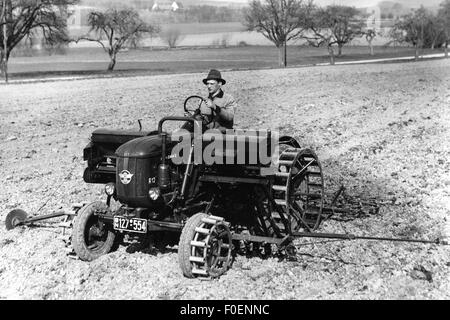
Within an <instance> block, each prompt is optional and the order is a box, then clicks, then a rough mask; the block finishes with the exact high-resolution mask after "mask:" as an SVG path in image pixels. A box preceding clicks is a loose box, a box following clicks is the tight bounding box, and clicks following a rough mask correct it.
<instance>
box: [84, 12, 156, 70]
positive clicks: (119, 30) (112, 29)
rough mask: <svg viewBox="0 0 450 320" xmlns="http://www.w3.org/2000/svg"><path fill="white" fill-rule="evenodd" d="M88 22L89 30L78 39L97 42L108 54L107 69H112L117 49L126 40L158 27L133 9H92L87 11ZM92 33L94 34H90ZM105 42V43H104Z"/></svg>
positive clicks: (153, 30)
mask: <svg viewBox="0 0 450 320" xmlns="http://www.w3.org/2000/svg"><path fill="white" fill-rule="evenodd" d="M88 24H89V26H90V30H89V32H88V34H87V35H85V36H82V37H79V38H78V39H77V40H76V42H78V41H80V40H87V41H94V42H98V43H99V44H100V45H101V46H102V48H103V49H104V50H105V52H107V53H108V54H109V57H110V62H109V65H108V71H112V70H114V66H115V65H116V58H117V54H118V53H119V51H120V50H121V49H122V48H123V47H124V45H125V44H126V43H127V41H130V40H131V39H133V38H139V37H140V36H141V35H142V34H143V33H150V34H154V33H157V32H158V31H159V27H157V26H154V25H151V24H148V23H145V22H143V21H142V20H141V18H140V17H139V14H138V13H137V12H136V11H135V10H134V9H120V10H119V9H115V8H112V9H108V10H106V11H105V12H101V11H93V12H91V13H89V16H88ZM92 33H94V35H91V34H92ZM105 42H106V43H105Z"/></svg>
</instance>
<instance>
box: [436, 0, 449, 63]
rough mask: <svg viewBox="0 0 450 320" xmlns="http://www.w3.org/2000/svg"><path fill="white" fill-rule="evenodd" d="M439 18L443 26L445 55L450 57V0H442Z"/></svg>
mask: <svg viewBox="0 0 450 320" xmlns="http://www.w3.org/2000/svg"><path fill="white" fill-rule="evenodd" d="M437 19H438V21H439V25H440V26H441V28H442V33H443V36H444V50H445V56H446V57H447V58H448V43H449V41H450V0H445V1H443V2H441V4H440V8H439V11H438V14H437Z"/></svg>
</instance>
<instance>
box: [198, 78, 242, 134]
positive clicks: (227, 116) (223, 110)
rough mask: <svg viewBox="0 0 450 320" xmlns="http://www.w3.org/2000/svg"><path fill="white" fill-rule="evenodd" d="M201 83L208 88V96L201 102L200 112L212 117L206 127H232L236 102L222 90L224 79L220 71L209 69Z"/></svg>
mask: <svg viewBox="0 0 450 320" xmlns="http://www.w3.org/2000/svg"><path fill="white" fill-rule="evenodd" d="M203 83H204V84H205V85H206V86H207V88H208V98H207V99H206V100H205V103H204V104H202V108H201V113H202V114H204V115H208V116H210V117H212V119H211V120H212V121H211V123H209V124H208V125H207V127H208V129H219V130H224V129H232V128H233V123H234V113H235V111H236V108H237V103H236V101H235V99H234V98H233V97H232V96H231V95H230V94H228V93H225V92H224V91H223V90H222V86H223V85H224V84H225V83H226V81H225V80H224V79H222V75H221V74H220V71H218V70H216V69H211V70H210V71H209V73H208V76H207V77H206V78H205V79H203Z"/></svg>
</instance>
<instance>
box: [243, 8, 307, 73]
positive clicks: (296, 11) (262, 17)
mask: <svg viewBox="0 0 450 320" xmlns="http://www.w3.org/2000/svg"><path fill="white" fill-rule="evenodd" d="M263 2H264V3H261V1H259V0H253V1H251V2H250V7H249V8H248V9H247V11H246V14H245V22H244V24H245V25H246V27H247V29H248V30H249V31H253V30H255V31H257V32H260V33H262V35H263V36H264V37H266V38H267V39H269V40H270V41H271V42H273V43H274V44H275V46H276V47H277V48H278V49H279V55H278V61H279V65H280V66H287V61H286V60H287V48H286V45H287V42H288V41H289V40H292V39H296V38H299V37H301V36H302V35H303V33H304V32H305V31H306V29H307V28H306V19H307V16H308V14H309V13H310V12H311V10H312V8H313V5H312V1H308V2H306V1H304V0H264V1H263Z"/></svg>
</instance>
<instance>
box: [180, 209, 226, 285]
mask: <svg viewBox="0 0 450 320" xmlns="http://www.w3.org/2000/svg"><path fill="white" fill-rule="evenodd" d="M231 251H232V236H231V232H230V230H229V228H228V224H227V223H226V222H225V221H224V220H223V218H221V217H215V216H212V215H207V214H205V213H197V214H195V215H193V216H192V217H191V218H189V219H188V221H187V223H186V225H185V226H184V228H183V231H182V233H181V236H180V242H179V245H178V262H179V264H180V267H181V270H182V272H183V275H184V276H186V277H188V278H194V277H198V276H202V277H218V276H220V275H222V274H224V273H225V272H226V271H227V270H228V268H229V267H230V264H231Z"/></svg>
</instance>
